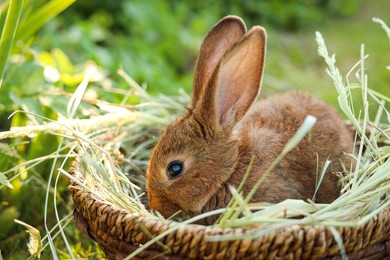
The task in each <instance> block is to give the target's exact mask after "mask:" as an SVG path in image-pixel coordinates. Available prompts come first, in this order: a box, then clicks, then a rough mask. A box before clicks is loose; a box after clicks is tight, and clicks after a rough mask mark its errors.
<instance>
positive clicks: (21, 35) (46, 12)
mask: <svg viewBox="0 0 390 260" xmlns="http://www.w3.org/2000/svg"><path fill="white" fill-rule="evenodd" d="M75 1H76V0H52V1H50V2H48V3H47V4H45V5H44V6H42V7H41V8H40V9H38V10H36V11H35V12H33V14H32V15H31V16H30V17H28V18H27V19H26V20H24V21H23V24H21V25H20V28H19V30H18V33H17V35H16V39H17V40H27V39H29V38H30V37H31V36H33V35H34V34H35V33H36V32H37V31H38V30H39V29H41V28H42V26H43V25H45V24H46V23H47V22H48V21H49V20H51V19H53V18H54V17H56V16H57V15H58V14H59V13H61V12H62V11H64V10H65V9H66V8H68V7H69V6H70V5H71V4H73V3H74V2H75Z"/></svg>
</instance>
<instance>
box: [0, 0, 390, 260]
mask: <svg viewBox="0 0 390 260" xmlns="http://www.w3.org/2000/svg"><path fill="white" fill-rule="evenodd" d="M13 2H14V3H15V2H17V1H13ZM20 2H22V3H23V4H22V5H21V6H20V10H21V20H20V23H19V26H18V29H17V30H16V29H15V31H14V32H15V40H14V43H13V45H12V48H11V49H10V56H9V59H8V62H7V63H6V65H7V67H6V73H5V76H4V77H3V82H2V86H1V88H0V129H1V130H2V131H6V130H8V129H10V127H16V126H25V125H35V124H43V123H46V122H47V121H48V119H53V120H60V121H61V120H62V119H64V120H65V118H68V117H69V116H70V115H69V113H68V112H67V104H68V101H69V99H70V97H71V94H72V93H73V92H74V91H75V90H76V87H77V86H78V85H79V84H80V82H81V81H82V79H83V78H84V76H85V73H86V71H88V70H91V69H93V70H94V73H93V76H92V78H91V79H90V81H89V85H88V89H87V91H86V94H85V98H86V99H85V100H84V102H83V103H82V109H80V110H79V111H78V112H77V113H76V115H75V117H76V118H87V117H89V116H91V115H94V114H96V113H97V110H96V109H95V108H96V102H97V101H99V100H103V101H106V102H111V103H116V104H122V105H135V104H137V103H138V102H139V98H138V97H137V96H134V95H132V93H131V91H129V85H128V82H126V81H125V80H124V79H123V77H121V76H120V75H118V73H117V71H118V69H123V70H124V71H125V72H126V73H127V74H129V75H130V76H131V77H133V78H134V79H135V80H136V81H137V82H139V83H140V84H143V86H144V87H147V90H148V92H150V93H152V94H153V95H159V94H160V93H165V94H169V95H177V94H178V90H179V89H180V88H183V89H185V90H186V91H187V92H189V91H190V89H191V81H192V72H193V66H194V62H195V59H196V55H197V53H198V49H199V45H200V43H201V41H202V39H203V37H204V36H205V34H206V33H207V31H208V30H209V29H210V27H211V26H212V25H213V24H215V23H216V22H217V21H218V20H219V19H220V18H221V17H223V16H224V15H226V14H236V15H240V16H242V17H243V18H244V19H245V20H246V22H247V25H248V27H250V26H252V25H254V24H261V25H263V26H264V27H266V28H267V31H268V35H269V42H268V54H267V65H266V69H265V78H264V80H263V88H262V94H261V95H262V98H263V97H266V96H268V95H271V94H273V93H276V92H282V91H287V90H291V89H301V90H307V91H309V92H312V93H313V94H314V95H317V96H318V97H320V98H321V99H324V100H326V101H327V102H329V103H333V104H336V103H337V101H336V92H335V90H334V88H333V86H332V84H331V81H330V79H329V78H328V77H327V75H326V74H325V73H324V67H325V66H324V64H323V62H322V59H321V58H319V57H318V56H317V54H316V43H315V39H314V32H315V31H316V30H318V31H321V33H322V34H323V35H324V37H325V39H326V40H327V42H328V45H329V47H330V49H331V50H332V52H335V53H337V54H338V56H337V58H338V60H339V61H340V62H339V63H338V65H339V67H340V68H341V70H342V74H346V73H347V72H348V71H349V69H350V68H351V67H352V66H353V65H354V64H355V63H356V62H357V61H358V60H359V56H360V53H359V52H360V44H361V43H366V52H367V53H369V54H370V58H369V59H367V64H366V67H367V68H369V69H370V68H375V73H372V74H370V75H372V78H370V79H369V81H370V85H371V86H374V87H375V89H376V90H377V91H380V92H382V93H384V94H387V96H389V92H390V90H389V89H388V88H387V87H388V86H386V85H385V83H387V82H389V81H390V75H389V73H388V71H386V69H385V66H386V65H389V59H388V53H389V44H388V41H387V39H386V37H384V33H383V30H382V29H381V28H380V26H378V25H377V24H374V23H372V22H371V18H372V17H373V16H377V17H380V18H382V19H384V20H385V22H387V23H388V24H389V23H390V21H389V20H388V19H389V16H388V11H387V10H390V2H389V1H386V0H378V1H375V2H374V1H363V0H361V1H348V0H339V1H332V0H300V1H282V0H269V1H255V0H248V1H230V2H229V3H226V1H222V0H217V1H213V3H212V4H210V3H208V2H209V1H192V2H189V1H185V2H184V1H177V0H166V1H159V0H151V1H141V0H132V1H128V0H116V1H80V0H79V1H76V2H75V3H73V1H65V0H63V1H59V0H52V1H43V0H35V1H28V0H25V1H24V2H23V1H20ZM10 3H11V1H9V0H8V1H5V2H3V3H0V26H1V28H2V29H1V31H2V32H3V31H4V28H5V26H4V25H5V22H6V14H7V12H8V7H9V5H10ZM68 5H69V6H70V7H67V6H68ZM63 10H65V11H63ZM62 11H63V12H62ZM0 49H4V42H3V41H2V46H0ZM3 57H4V56H3ZM2 61H3V60H2ZM3 62H4V61H3ZM350 79H351V80H352V81H353V80H354V75H351V77H350ZM16 110H23V111H26V112H29V113H33V114H36V115H40V116H43V117H45V118H46V119H43V118H41V117H37V116H32V115H31V114H30V115H29V114H26V113H16V114H14V115H13V116H12V117H11V118H9V116H10V115H11V114H12V113H13V112H14V111H16ZM0 141H1V142H0V173H1V174H2V175H3V176H4V177H6V179H8V180H9V181H10V185H12V187H13V188H10V185H6V181H4V178H3V179H2V175H0V185H1V186H0V230H1V232H0V250H1V254H2V256H3V257H4V258H5V259H19V258H20V259H25V258H26V257H27V256H28V255H29V254H28V251H27V246H26V244H27V242H28V237H27V235H26V233H25V231H24V228H23V227H22V226H20V225H18V224H16V223H14V221H13V220H14V219H20V220H22V221H23V222H26V223H28V224H30V225H32V226H34V227H36V228H37V229H38V230H40V232H41V234H42V236H44V234H45V229H44V224H43V218H44V208H45V207H44V201H45V196H46V190H47V189H48V188H47V187H48V186H49V187H50V189H49V191H50V193H51V195H53V194H56V198H57V202H56V203H57V204H58V205H60V206H58V210H59V214H60V215H62V216H65V215H67V214H69V213H70V212H72V209H73V205H72V202H71V199H70V197H69V194H68V192H67V184H68V180H67V179H66V178H64V177H61V178H59V183H58V184H57V186H56V189H57V190H56V191H55V190H54V189H53V185H52V184H50V183H49V179H50V174H49V173H50V171H51V167H52V164H53V162H52V160H49V159H48V158H47V156H49V155H50V154H52V153H53V152H54V151H56V149H57V147H58V145H59V143H60V141H61V138H60V137H58V136H55V135H50V134H39V135H33V136H30V137H29V138H12V139H5V140H0ZM36 158H42V159H38V160H37V161H36V164H25V163H26V162H30V161H31V160H33V159H36ZM60 164H61V161H60V160H59V161H57V163H56V167H58V166H59V165H60ZM53 208H54V202H53V201H50V202H49V204H48V207H47V211H48V212H49V213H48V216H49V219H48V225H49V227H53V226H54V225H55V224H56V221H55V219H54V217H53V218H52V217H51V216H53V214H54V213H52V212H53ZM65 232H66V234H67V236H68V237H69V239H70V243H71V245H70V247H71V248H72V251H73V253H74V254H75V255H79V256H81V257H96V258H97V257H100V256H102V254H101V252H100V250H99V249H98V248H97V246H96V245H95V244H92V243H91V242H90V241H89V240H88V239H86V238H85V237H83V236H82V235H81V234H80V233H79V232H78V231H77V230H76V229H75V227H74V226H73V224H72V223H71V224H69V225H68V226H67V228H66V229H65ZM55 247H56V249H57V253H58V254H59V256H60V257H64V258H65V257H70V255H69V253H67V251H66V248H65V245H64V243H63V241H62V240H60V239H58V240H55ZM42 257H43V258H49V259H50V258H51V253H50V250H49V249H48V248H47V249H45V251H44V252H43V254H42Z"/></svg>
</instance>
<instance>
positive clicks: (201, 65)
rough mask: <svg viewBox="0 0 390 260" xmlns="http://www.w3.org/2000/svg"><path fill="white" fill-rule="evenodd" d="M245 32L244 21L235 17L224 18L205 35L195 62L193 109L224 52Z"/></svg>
mask: <svg viewBox="0 0 390 260" xmlns="http://www.w3.org/2000/svg"><path fill="white" fill-rule="evenodd" d="M245 32H246V27H245V23H244V21H243V20H242V19H241V18H240V17H237V16H226V17H225V18H223V19H222V20H221V21H219V22H218V23H217V24H216V25H215V26H214V27H213V28H212V29H211V30H210V32H209V33H208V34H207V36H206V38H205V39H204V41H203V43H202V45H201V47H200V54H199V57H198V59H197V61H196V67H195V75H194V82H193V87H192V99H191V105H192V107H195V105H196V103H197V102H198V100H199V98H200V96H201V95H202V93H203V90H204V88H205V86H206V84H207V82H208V80H209V79H210V77H211V74H212V73H213V71H214V70H215V68H216V67H217V65H218V64H219V62H220V61H221V59H222V57H223V55H224V54H225V52H226V51H227V50H228V49H230V48H231V46H232V45H233V44H234V43H235V42H237V41H238V40H240V39H241V38H242V37H243V36H244V35H245Z"/></svg>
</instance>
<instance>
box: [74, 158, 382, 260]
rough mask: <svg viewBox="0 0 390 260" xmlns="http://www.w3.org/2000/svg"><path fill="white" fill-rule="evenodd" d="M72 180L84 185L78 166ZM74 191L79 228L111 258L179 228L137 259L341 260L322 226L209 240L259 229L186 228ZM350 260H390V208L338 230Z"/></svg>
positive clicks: (335, 244)
mask: <svg viewBox="0 0 390 260" xmlns="http://www.w3.org/2000/svg"><path fill="white" fill-rule="evenodd" d="M72 174H73V176H74V177H75V178H76V179H78V180H80V181H81V182H82V181H83V176H82V174H81V173H80V168H79V162H78V160H76V161H75V162H74V164H73V167H72ZM69 189H70V191H71V193H72V196H73V200H74V202H75V205H76V209H75V212H74V217H75V221H76V225H77V227H78V228H79V229H80V230H81V231H82V232H83V233H84V234H85V235H87V236H89V237H91V238H92V239H94V240H95V241H97V242H98V244H99V246H100V247H101V248H102V250H103V251H104V252H105V253H106V255H107V257H109V258H110V259H122V258H124V257H126V256H127V255H129V254H130V253H132V252H134V251H135V250H136V249H138V247H139V245H142V244H145V243H147V242H148V241H149V240H150V239H152V238H154V237H156V236H157V235H159V234H161V233H163V232H165V231H167V230H169V229H171V228H175V230H174V231H172V232H171V233H169V234H168V235H166V236H164V237H162V238H161V239H160V240H159V242H161V243H155V244H153V245H151V246H150V247H148V249H147V250H144V251H143V252H141V253H140V254H138V255H137V258H139V259H144V258H145V259H147V258H150V257H154V258H153V259H155V258H157V259H322V258H325V259H341V256H340V250H339V247H338V245H337V243H336V241H335V239H334V238H333V236H332V233H331V232H330V230H329V229H327V228H326V227H323V226H291V227H288V228H284V229H280V230H278V231H277V232H271V233H269V234H267V235H265V236H263V237H261V238H257V239H253V240H249V239H243V240H231V241H216V242H211V241H207V237H209V236H215V235H222V234H224V235H226V234H236V235H239V234H248V233H256V232H258V231H259V229H220V228H210V227H206V226H202V225H184V224H180V223H177V222H173V221H162V220H159V219H155V218H148V217H145V216H142V215H140V214H135V213H130V212H128V211H126V210H124V209H120V208H118V207H116V206H114V205H112V204H111V203H109V202H107V201H102V200H99V199H97V198H95V197H94V196H93V194H91V193H90V192H88V191H86V190H85V189H84V188H83V187H81V186H80V185H79V184H77V183H76V182H74V181H71V183H70V185H69ZM336 229H337V231H338V232H339V233H340V235H341V237H342V239H343V243H344V246H345V249H346V251H347V253H348V255H349V259H389V258H390V208H387V209H385V210H383V211H382V212H381V213H380V214H379V215H378V216H376V217H375V218H373V219H372V220H370V221H369V222H368V223H367V224H365V225H363V226H361V227H358V228H351V227H338V228H336Z"/></svg>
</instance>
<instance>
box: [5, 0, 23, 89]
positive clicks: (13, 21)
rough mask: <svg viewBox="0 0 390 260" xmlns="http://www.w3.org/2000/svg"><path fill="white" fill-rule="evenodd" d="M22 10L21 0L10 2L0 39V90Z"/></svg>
mask: <svg viewBox="0 0 390 260" xmlns="http://www.w3.org/2000/svg"><path fill="white" fill-rule="evenodd" d="M22 9H23V0H11V1H10V3H9V6H8V12H7V16H6V18H5V23H4V28H3V32H2V34H1V39H0V88H1V85H2V83H3V78H4V74H5V68H6V65H7V60H8V56H9V54H10V52H11V48H12V44H13V42H14V39H15V34H16V31H17V28H18V25H19V20H20V14H21V13H22Z"/></svg>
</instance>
